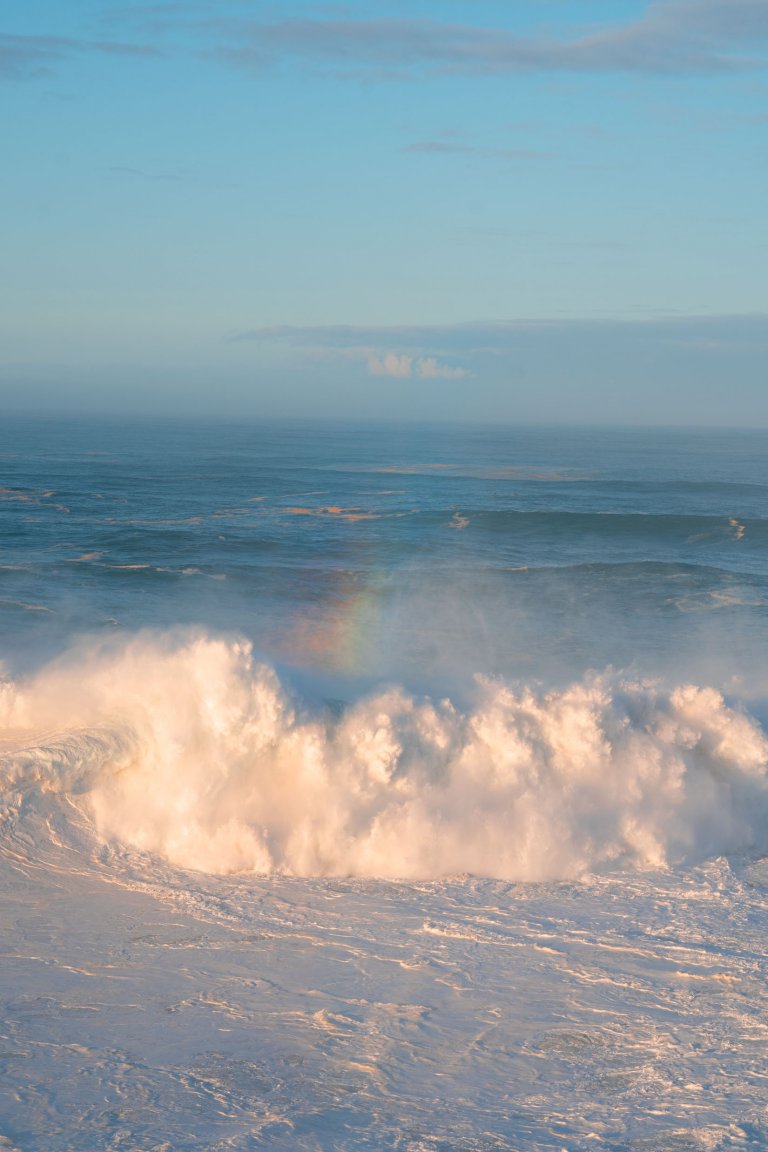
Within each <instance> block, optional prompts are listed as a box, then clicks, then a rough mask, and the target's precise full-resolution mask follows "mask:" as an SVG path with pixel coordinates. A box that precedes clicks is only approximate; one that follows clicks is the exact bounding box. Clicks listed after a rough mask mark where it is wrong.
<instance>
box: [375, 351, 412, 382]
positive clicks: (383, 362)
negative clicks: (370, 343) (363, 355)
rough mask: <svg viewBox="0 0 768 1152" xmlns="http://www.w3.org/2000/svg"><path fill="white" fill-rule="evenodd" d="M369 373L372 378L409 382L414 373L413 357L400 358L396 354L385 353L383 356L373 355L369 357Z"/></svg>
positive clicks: (403, 356)
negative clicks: (378, 377)
mask: <svg viewBox="0 0 768 1152" xmlns="http://www.w3.org/2000/svg"><path fill="white" fill-rule="evenodd" d="M368 371H369V372H370V374H371V376H390V377H392V378H393V379H395V380H407V379H408V378H409V377H410V376H411V375H412V373H413V357H412V356H405V355H402V356H398V354H397V353H396V352H385V353H384V355H383V356H377V355H374V354H371V355H370V356H369V357H368Z"/></svg>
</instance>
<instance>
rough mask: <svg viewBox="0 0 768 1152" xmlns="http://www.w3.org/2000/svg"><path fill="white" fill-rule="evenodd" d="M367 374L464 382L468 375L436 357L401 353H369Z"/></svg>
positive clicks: (403, 378)
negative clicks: (442, 362)
mask: <svg viewBox="0 0 768 1152" xmlns="http://www.w3.org/2000/svg"><path fill="white" fill-rule="evenodd" d="M368 372H369V373H370V375H371V376H389V377H390V378H392V379H395V380H410V379H412V378H414V377H415V378H417V379H421V380H464V379H466V378H467V376H469V375H470V373H469V372H467V370H466V369H465V368H457V367H455V366H452V365H450V364H441V363H440V361H439V360H438V359H437V357H436V356H418V357H415V356H409V355H407V354H406V353H402V352H401V353H397V352H385V353H383V354H381V353H369V354H368Z"/></svg>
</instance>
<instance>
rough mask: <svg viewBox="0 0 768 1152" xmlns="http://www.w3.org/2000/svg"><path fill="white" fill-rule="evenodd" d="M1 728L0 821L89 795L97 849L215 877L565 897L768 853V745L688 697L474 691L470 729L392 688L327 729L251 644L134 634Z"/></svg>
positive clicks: (57, 668) (11, 689) (46, 686)
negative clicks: (616, 871) (625, 871)
mask: <svg viewBox="0 0 768 1152" xmlns="http://www.w3.org/2000/svg"><path fill="white" fill-rule="evenodd" d="M0 725H2V728H3V729H4V730H5V733H4V734H5V745H6V747H7V748H8V750H7V751H6V752H5V754H4V755H2V756H0V793H3V794H5V797H6V799H5V800H4V801H3V804H2V806H0V810H1V809H2V808H4V810H5V811H6V813H7V812H8V811H10V810H12V809H13V807H14V801H13V800H8V797H9V796H12V795H17V796H18V795H21V794H22V793H23V794H24V795H25V797H26V803H27V804H30V803H32V804H33V803H34V795H35V790H37V792H38V793H42V792H48V793H57V792H63V793H68V794H76V795H77V797H78V799H77V803H78V805H79V806H80V807H81V808H83V809H84V810H86V811H87V812H88V814H89V815H90V818H91V819H92V820H93V822H94V825H95V829H94V832H95V834H96V835H97V836H98V837H100V838H102V839H105V840H114V841H119V842H121V843H123V844H125V845H128V846H130V847H132V848H137V849H140V850H143V851H146V852H150V853H155V854H159V855H161V856H164V857H166V858H167V859H168V860H169V861H171V862H172V863H173V864H175V865H178V866H180V867H185V868H191V869H199V870H203V871H209V872H213V873H227V872H238V871H251V872H256V873H269V872H274V871H278V872H284V873H292V874H296V875H340V874H344V875H350V874H351V875H359V876H379V877H392V878H395V877H398V878H424V877H437V876H441V875H447V874H457V873H474V874H478V875H487V876H494V877H498V878H503V879H515V880H551V879H561V878H578V877H583V876H585V875H588V874H589V873H590V872H594V871H599V870H605V869H610V868H617V867H618V868H639V869H643V868H654V867H663V866H665V865H667V864H673V863H678V862H691V861H695V860H700V859H705V858H708V857H712V856H715V855H720V854H723V853H726V852H748V853H762V852H765V851H766V850H768V771H767V768H766V765H767V763H768V740H766V736H765V734H764V732H763V731H762V729H761V728H760V726H759V725H758V723H757V722H756V721H755V720H754V719H752V718H751V717H750V716H748V715H747V714H746V713H744V712H742V711H740V710H739V709H738V708H734V707H730V706H729V705H728V704H726V702H725V701H724V699H723V697H722V696H721V695H720V694H719V693H718V692H717V691H715V690H714V689H712V688H706V687H697V686H694V685H690V684H688V685H681V686H678V687H675V688H673V689H671V690H665V689H663V688H662V687H661V686H660V685H659V684H656V683H651V682H648V681H643V682H638V681H631V680H625V679H622V678H621V677H620V676H618V675H615V674H613V673H606V674H604V675H602V676H597V675H594V676H591V677H587V678H586V679H584V680H583V681H579V682H577V683H575V684H573V685H571V686H570V687H568V688H566V689H564V690H558V691H551V692H545V691H543V690H534V689H532V688H530V687H528V688H525V687H523V688H518V687H513V686H510V685H507V684H504V683H501V682H497V681H491V680H483V679H478V681H477V690H476V701H475V704H474V706H473V707H472V708H471V709H469V710H466V711H463V712H462V711H460V710H458V709H457V708H456V707H455V706H454V705H453V704H452V703H451V702H450V701H447V700H443V701H439V702H435V701H431V700H429V699H427V698H424V699H415V698H414V697H412V696H410V695H408V694H406V693H405V692H404V691H402V690H400V689H398V688H390V689H387V690H384V691H381V692H379V693H378V694H375V695H373V696H370V697H368V698H366V699H362V700H360V701H359V702H357V703H356V704H354V705H352V706H350V707H349V708H348V709H347V710H346V712H345V713H343V714H342V716H341V717H339V718H337V719H331V718H330V717H329V716H326V715H315V716H305V715H301V714H300V713H299V712H297V709H296V707H295V706H294V705H293V704H292V703H291V701H290V699H289V697H288V695H287V694H286V692H285V690H284V689H283V687H282V686H281V684H280V682H279V680H278V678H277V676H276V674H275V672H274V671H273V670H271V669H270V668H268V667H266V666H264V665H260V664H258V663H256V662H255V661H254V658H253V654H252V652H251V650H250V647H249V646H248V644H246V643H241V642H233V641H227V640H223V639H217V638H210V637H207V636H198V637H194V638H187V639H186V640H184V641H180V640H179V639H178V638H177V639H175V640H171V639H168V638H166V639H163V638H162V637H151V636H140V637H137V638H136V639H134V640H133V641H131V642H129V643H127V644H125V645H124V646H123V647H122V648H117V647H114V646H113V647H109V648H107V647H105V648H102V649H99V650H95V651H94V650H92V651H86V650H84V649H83V650H81V651H80V652H79V653H78V654H76V655H75V654H73V655H72V656H71V657H70V658H69V659H68V661H65V662H63V663H58V664H55V665H51V666H49V667H48V668H46V669H43V670H42V671H41V672H39V673H38V674H37V675H36V676H34V677H33V678H31V679H29V680H28V681H23V682H20V683H18V684H13V683H6V684H4V685H0ZM14 732H15V733H16V736H15V737H14ZM22 732H23V733H24V734H25V736H24V738H23V739H22V738H21V736H20V735H19V734H20V733H22ZM9 745H12V746H11V747H9ZM0 747H2V744H0ZM17 808H18V803H17Z"/></svg>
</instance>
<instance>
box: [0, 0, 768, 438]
mask: <svg viewBox="0 0 768 1152" xmlns="http://www.w3.org/2000/svg"><path fill="white" fill-rule="evenodd" d="M0 95H1V96H2V100H3V109H4V115H3V117H2V120H1V121H0V135H1V137H2V148H3V155H4V162H3V166H2V176H0V208H2V218H3V232H4V239H3V245H2V250H3V276H2V283H1V284H0V340H1V343H0V402H2V404H3V406H4V407H5V408H6V410H22V409H30V408H34V409H38V410H42V411H67V410H70V411H89V410H93V411H114V412H119V411H135V412H139V411H147V412H153V411H156V412H174V411H178V410H188V411H190V412H194V413H206V412H211V413H222V414H225V415H238V414H240V413H242V414H245V415H262V414H263V415H270V416H271V415H288V414H290V413H292V412H297V413H299V414H301V415H313V414H324V415H328V416H332V417H335V416H351V417H364V416H373V417H382V418H405V419H408V418H416V419H423V418H425V417H430V416H431V417H435V418H449V419H481V420H497V419H498V420H505V421H507V420H508V421H517V420H537V421H539V420H569V421H577V422H592V421H595V420H606V421H611V422H640V423H651V424H656V423H691V422H692V423H699V422H700V423H707V424H711V423H731V424H733V423H735V424H748V425H752V424H756V423H757V424H764V425H768V371H767V370H766V364H767V363H768V275H767V274H766V267H768V226H767V225H766V217H767V216H768V213H766V207H765V206H766V203H768V2H767V0H655V2H651V3H647V2H640V0H611V2H610V3H609V0H592V2H591V3H586V2H584V3H582V2H580V0H519V2H512V0H506V2H505V0H473V2H472V3H469V2H467V0H410V2H409V3H405V2H400V0H387V2H383V0H382V2H380V3H374V2H361V3H350V4H338V3H337V4H321V3H307V2H305V3H297V2H294V0H283V2H282V3H276V2H272V3H268V2H260V0H198V2H195V0H189V2H187V0H171V2H167V3H162V2H160V3H131V2H129V0H123V2H122V3H121V2H119V0H118V2H116V0H110V2H109V3H107V2H104V0H102V2H98V0H5V3H4V5H3V8H2V12H1V13H0Z"/></svg>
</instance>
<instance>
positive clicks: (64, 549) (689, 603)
mask: <svg viewBox="0 0 768 1152" xmlns="http://www.w3.org/2000/svg"><path fill="white" fill-rule="evenodd" d="M0 453H2V455H1V456H0V475H1V482H0V489H2V491H0V650H1V651H2V656H3V659H4V660H5V661H6V663H7V664H8V665H10V667H11V668H12V669H13V670H14V671H15V670H21V671H23V670H25V668H28V667H29V666H30V665H34V664H35V663H37V662H39V661H40V660H42V659H47V658H49V657H50V656H51V655H55V654H57V653H58V652H60V651H62V650H64V649H66V648H67V647H68V646H69V645H70V644H71V643H72V642H73V640H74V639H75V638H76V637H79V636H81V635H83V634H88V635H93V634H97V635H101V634H122V633H131V632H133V631H135V630H137V629H141V628H153V629H158V628H159V629H173V628H178V627H198V626H202V627H205V628H206V629H211V630H214V631H224V632H226V633H228V634H232V633H234V634H237V635H242V636H245V637H247V638H249V639H251V640H252V641H254V643H255V644H256V646H257V649H258V651H259V653H260V654H261V655H263V656H264V657H265V658H267V659H269V660H271V661H272V662H274V663H276V664H277V665H278V666H279V667H280V668H281V670H285V671H286V672H287V674H288V675H289V676H292V677H293V679H294V681H295V682H296V683H297V684H298V685H299V686H300V687H303V688H306V689H307V690H312V685H313V684H318V685H320V687H321V689H322V690H323V691H326V693H330V694H331V695H334V694H335V695H338V696H340V697H341V698H347V697H349V696H350V695H353V694H354V693H355V692H357V691H358V690H359V688H360V686H361V685H362V686H364V687H367V686H370V685H373V684H376V683H378V682H379V681H383V680H386V681H392V680H395V681H397V682H402V683H403V684H404V685H406V686H407V687H409V688H418V689H419V690H427V691H429V690H442V689H443V688H445V689H447V690H451V691H454V692H460V691H461V686H462V684H463V682H464V681H466V680H467V679H468V678H469V677H471V676H472V675H473V674H474V673H477V672H481V673H490V674H494V675H501V676H504V677H513V678H521V677H522V678H528V677H533V678H537V679H543V680H545V681H549V680H554V681H561V680H563V679H567V678H569V677H572V676H574V675H579V674H581V672H583V671H584V670H585V669H589V668H603V667H605V666H606V665H613V666H615V667H616V666H618V667H621V668H631V669H636V670H638V671H640V672H643V673H648V674H654V675H656V674H667V673H669V674H674V675H678V676H679V675H680V674H690V673H692V672H695V673H696V674H697V676H698V679H699V680H701V679H702V678H703V679H707V680H709V681H712V682H716V683H717V684H718V685H720V686H726V687H727V686H728V684H729V683H730V682H731V681H732V680H734V678H736V679H738V678H740V679H741V681H742V682H744V681H749V682H750V683H752V682H755V683H756V682H757V681H758V680H759V679H760V677H761V667H762V664H763V654H764V652H765V642H766V640H767V639H768V499H767V498H768V435H766V433H765V432H711V431H707V432H704V431H648V430H607V429H600V430H583V429H579V430H574V429H545V428H525V429H522V428H521V429H514V428H511V429H509V428H491V429H484V428H471V429H464V428H460V427H447V426H443V427H431V428H427V427H415V426H414V427H381V426H367V427H360V426H352V425H350V426H345V427H338V426H337V425H331V424H327V425H325V424H321V423H316V424H308V423H301V422H296V423H293V424H275V423H242V424H231V423H217V422H207V423H202V422H192V421H178V422H170V421H168V422H161V421H153V422H139V421H95V420H90V421H89V420H74V419H72V420H56V421H47V420H43V419H38V420H9V421H6V423H5V424H4V425H3V427H2V430H1V431H0Z"/></svg>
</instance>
